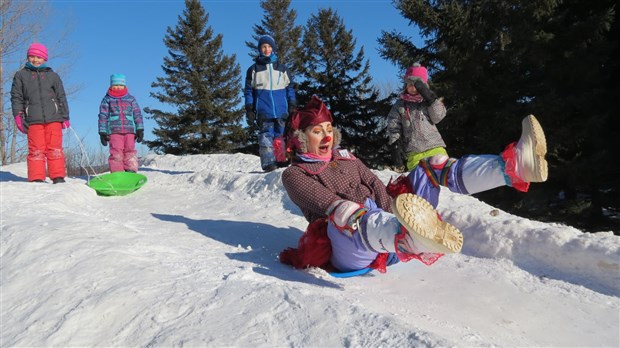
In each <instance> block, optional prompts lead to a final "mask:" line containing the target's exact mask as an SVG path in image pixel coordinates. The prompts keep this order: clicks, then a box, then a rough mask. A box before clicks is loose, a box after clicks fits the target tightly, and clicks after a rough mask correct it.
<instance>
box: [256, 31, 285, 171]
mask: <svg viewBox="0 0 620 348" xmlns="http://www.w3.org/2000/svg"><path fill="white" fill-rule="evenodd" d="M257 48H258V52H259V55H258V57H256V63H255V64H253V65H252V66H251V67H250V68H249V69H248V71H247V74H246V78H245V89H244V94H245V112H246V117H247V121H248V125H249V124H252V123H257V125H258V129H259V135H258V145H259V155H260V163H261V167H262V169H263V170H264V171H266V172H270V171H272V170H274V169H276V168H278V167H286V166H287V165H288V160H287V158H286V149H285V144H284V141H283V138H282V136H283V134H284V126H285V124H286V119H287V118H288V115H289V112H290V111H291V110H293V109H295V105H296V102H297V99H296V97H295V89H294V87H293V86H294V84H293V78H292V77H291V76H290V74H289V73H288V70H287V68H286V66H285V65H284V64H282V63H279V62H278V56H277V55H276V42H275V40H274V39H273V38H272V37H271V36H269V35H263V36H261V37H260V38H259V39H258V46H257Z"/></svg>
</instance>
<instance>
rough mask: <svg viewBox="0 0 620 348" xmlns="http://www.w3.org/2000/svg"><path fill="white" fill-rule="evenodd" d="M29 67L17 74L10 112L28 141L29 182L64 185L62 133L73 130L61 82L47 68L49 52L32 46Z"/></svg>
mask: <svg viewBox="0 0 620 348" xmlns="http://www.w3.org/2000/svg"><path fill="white" fill-rule="evenodd" d="M26 58H27V61H26V65H25V66H24V68H23V69H21V70H19V71H18V72H17V73H15V76H14V78H13V85H12V86H11V108H12V110H13V117H14V118H15V124H16V126H17V129H19V131H20V132H22V133H24V134H27V137H28V157H27V163H28V181H30V182H44V181H45V174H46V168H45V164H46V161H47V175H48V176H49V178H50V179H52V182H53V183H54V184H58V183H63V182H65V176H66V175H67V170H66V168H65V154H64V152H63V149H62V130H63V129H65V128H69V127H70V123H69V106H68V104H67V97H66V95H65V89H64V87H63V85H62V80H61V79H60V76H58V74H57V73H55V72H54V71H53V70H52V68H50V67H48V66H47V58H48V55H47V48H46V47H45V46H44V45H43V44H40V43H33V44H32V45H30V47H28V52H27V53H26Z"/></svg>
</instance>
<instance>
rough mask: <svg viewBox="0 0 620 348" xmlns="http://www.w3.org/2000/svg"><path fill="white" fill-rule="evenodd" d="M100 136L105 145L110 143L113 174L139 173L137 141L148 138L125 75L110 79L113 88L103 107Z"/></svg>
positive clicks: (109, 161)
mask: <svg viewBox="0 0 620 348" xmlns="http://www.w3.org/2000/svg"><path fill="white" fill-rule="evenodd" d="M99 137H100V140H101V145H103V146H107V145H108V143H109V144H110V158H109V159H108V163H109V165H110V172H120V171H126V172H133V173H136V172H137V171H138V157H137V151H136V141H137V142H139V143H141V142H142V140H143V138H144V124H143V122H142V113H141V111H140V106H138V102H137V101H136V98H134V96H133V95H131V94H129V90H128V89H127V84H126V81H125V75H122V74H113V75H112V76H110V88H109V89H108V92H107V93H106V95H105V97H103V100H102V101H101V106H100V107H99Z"/></svg>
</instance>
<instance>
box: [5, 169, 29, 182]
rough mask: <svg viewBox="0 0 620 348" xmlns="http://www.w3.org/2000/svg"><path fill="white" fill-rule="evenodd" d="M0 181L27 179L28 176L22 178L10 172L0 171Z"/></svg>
mask: <svg viewBox="0 0 620 348" xmlns="http://www.w3.org/2000/svg"><path fill="white" fill-rule="evenodd" d="M0 181H2V182H5V181H6V182H8V181H28V178H22V177H21V176H17V175H15V174H13V173H10V172H5V171H0Z"/></svg>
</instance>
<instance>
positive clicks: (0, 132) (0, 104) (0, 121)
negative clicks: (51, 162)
mask: <svg viewBox="0 0 620 348" xmlns="http://www.w3.org/2000/svg"><path fill="white" fill-rule="evenodd" d="M0 15H2V16H4V13H0ZM3 18H4V17H3ZM0 21H2V22H4V19H0ZM0 33H2V29H0ZM2 35H4V33H2ZM2 52H3V49H2V45H0V159H1V160H2V165H5V164H6V141H5V135H4V119H5V118H4V79H3V78H2V76H4V75H3V71H4V69H3V67H4V64H2V56H3V55H2Z"/></svg>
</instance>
